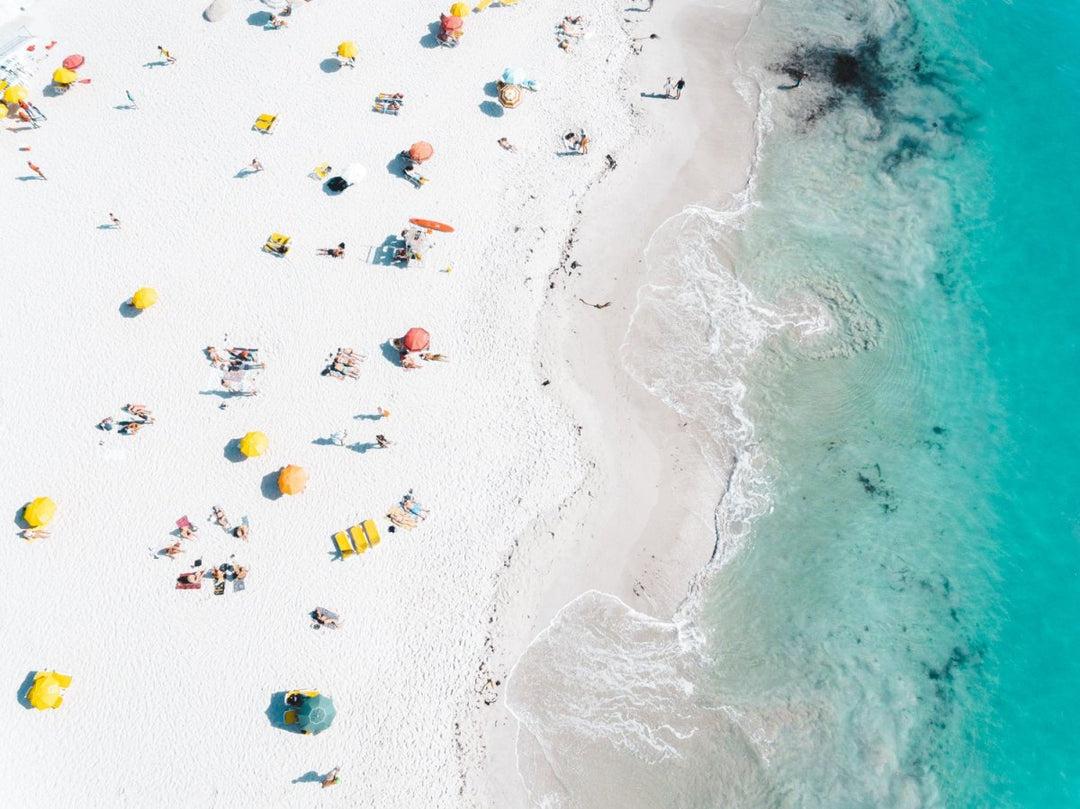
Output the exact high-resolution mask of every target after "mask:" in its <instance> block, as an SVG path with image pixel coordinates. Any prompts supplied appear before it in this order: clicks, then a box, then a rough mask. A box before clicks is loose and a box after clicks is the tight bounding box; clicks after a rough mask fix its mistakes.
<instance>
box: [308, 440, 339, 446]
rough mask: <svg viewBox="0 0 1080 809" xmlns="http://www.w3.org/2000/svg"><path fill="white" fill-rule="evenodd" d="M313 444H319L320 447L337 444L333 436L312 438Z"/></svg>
mask: <svg viewBox="0 0 1080 809" xmlns="http://www.w3.org/2000/svg"><path fill="white" fill-rule="evenodd" d="M311 443H312V444H317V445H319V446H320V447H332V446H335V444H334V439H333V438H315V439H312V442H311Z"/></svg>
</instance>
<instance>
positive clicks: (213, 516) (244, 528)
mask: <svg viewBox="0 0 1080 809" xmlns="http://www.w3.org/2000/svg"><path fill="white" fill-rule="evenodd" d="M210 520H212V521H213V522H215V523H217V524H218V525H220V526H221V528H222V530H223V531H225V532H226V533H228V534H232V536H234V537H236V538H237V539H243V540H247V538H248V536H249V535H250V533H251V526H250V525H249V524H248V520H247V517H244V518H242V519H241V521H240V524H239V525H235V526H234V525H232V524H230V523H229V518H228V517H226V516H225V511H224V510H223V509H222V508H221V506H214V508H213V510H212V511H211V513H210ZM198 531H199V529H198V527H197V526H195V525H192V523H191V521H190V520H189V519H188V518H187V517H186V516H184V517H181V518H180V519H178V520H177V521H176V533H177V534H178V535H179V536H180V539H178V540H177V541H176V542H174V543H172V544H171V545H169V546H168V547H166V548H163V549H162V551H161V552H162V553H164V554H165V555H166V556H168V557H169V558H170V559H173V558H176V556H178V555H179V554H181V553H186V551H185V550H184V547H183V545H182V544H181V540H184V539H196V536H195V535H196V534H197V533H198Z"/></svg>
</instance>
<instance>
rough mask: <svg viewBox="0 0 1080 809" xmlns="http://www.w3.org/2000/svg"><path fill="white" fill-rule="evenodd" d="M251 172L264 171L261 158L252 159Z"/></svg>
mask: <svg viewBox="0 0 1080 809" xmlns="http://www.w3.org/2000/svg"><path fill="white" fill-rule="evenodd" d="M251 170H252V171H262V170H263V165H262V163H260V162H259V158H257V157H253V158H251Z"/></svg>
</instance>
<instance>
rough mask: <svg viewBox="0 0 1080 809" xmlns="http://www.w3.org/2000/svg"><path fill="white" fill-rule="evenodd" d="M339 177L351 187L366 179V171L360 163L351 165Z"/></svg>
mask: <svg viewBox="0 0 1080 809" xmlns="http://www.w3.org/2000/svg"><path fill="white" fill-rule="evenodd" d="M341 176H342V178H344V180H345V182H347V183H348V184H349V185H353V184H355V183H358V182H360V181H361V180H363V179H364V178H365V177H367V169H366V168H364V167H363V165H361V164H360V163H352V164H351V165H349V166H347V167H346V168H345V171H343V172H341Z"/></svg>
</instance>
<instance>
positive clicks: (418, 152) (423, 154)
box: [409, 140, 435, 163]
mask: <svg viewBox="0 0 1080 809" xmlns="http://www.w3.org/2000/svg"><path fill="white" fill-rule="evenodd" d="M433 154H435V149H434V148H433V147H432V145H431V144H430V143H428V142H427V141H426V140H418V141H417V142H416V143H414V144H413V145H412V146H410V147H409V157H410V158H411V159H412V160H415V161H416V162H417V163H423V162H424V161H425V160H429V159H430V158H431V156H432V155H433Z"/></svg>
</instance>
